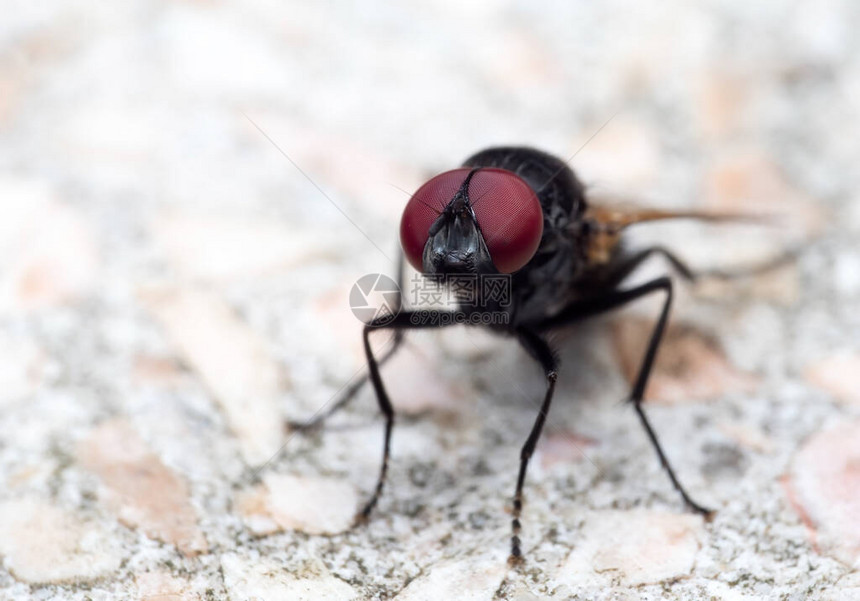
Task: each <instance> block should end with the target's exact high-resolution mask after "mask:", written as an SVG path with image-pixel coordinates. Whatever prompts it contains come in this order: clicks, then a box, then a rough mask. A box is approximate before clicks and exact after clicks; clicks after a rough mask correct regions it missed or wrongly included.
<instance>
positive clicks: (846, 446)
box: [790, 421, 860, 565]
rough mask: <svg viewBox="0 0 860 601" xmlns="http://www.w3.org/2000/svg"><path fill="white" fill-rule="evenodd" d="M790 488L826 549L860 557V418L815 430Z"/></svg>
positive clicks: (795, 467) (849, 557) (802, 451)
mask: <svg viewBox="0 0 860 601" xmlns="http://www.w3.org/2000/svg"><path fill="white" fill-rule="evenodd" d="M790 493H791V495H792V496H793V500H794V503H793V505H794V506H795V509H797V510H798V512H799V513H800V515H801V517H802V518H804V517H805V518H806V519H807V520H808V521H809V522H810V526H811V527H812V528H814V532H813V536H814V540H815V542H816V543H817V544H818V545H819V546H820V548H821V549H822V550H824V551H825V552H828V553H830V554H832V555H834V556H835V557H836V558H838V559H840V560H841V561H844V562H846V563H849V564H855V565H856V562H858V561H860V519H858V516H860V422H857V421H854V422H850V423H840V424H838V425H836V426H833V427H831V428H827V429H825V430H822V431H820V432H818V433H816V434H814V435H813V436H812V437H811V438H810V439H809V440H808V441H807V442H806V444H804V445H803V447H802V448H801V449H800V451H799V452H798V453H797V455H796V456H795V458H794V462H793V464H792V468H791V480H790Z"/></svg>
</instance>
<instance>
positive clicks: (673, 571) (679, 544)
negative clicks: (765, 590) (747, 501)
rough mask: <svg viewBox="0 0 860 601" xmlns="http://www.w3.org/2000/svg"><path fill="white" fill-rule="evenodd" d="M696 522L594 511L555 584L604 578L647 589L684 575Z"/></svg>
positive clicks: (695, 547) (692, 557)
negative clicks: (640, 585)
mask: <svg viewBox="0 0 860 601" xmlns="http://www.w3.org/2000/svg"><path fill="white" fill-rule="evenodd" d="M701 536H702V519H701V518H700V517H698V516H693V515H689V514H681V513H678V514H676V513H663V512H657V511H642V510H636V511H598V512H593V513H590V514H589V515H588V516H587V517H586V520H585V526H584V527H583V530H582V538H581V541H580V542H579V543H578V544H577V546H576V548H575V549H574V551H573V552H572V553H571V554H570V555H569V556H568V558H567V560H566V561H565V562H564V564H563V565H562V567H561V570H560V571H559V574H558V579H559V580H561V581H563V582H565V583H569V584H574V585H583V584H586V585H588V584H591V585H596V584H599V583H600V582H601V581H604V580H606V579H611V580H615V579H619V580H621V581H622V582H624V583H626V584H631V585H638V584H653V583H658V582H663V581H665V580H671V579H675V578H682V577H684V576H687V575H689V574H690V573H691V572H692V570H693V565H694V564H695V561H696V554H697V553H698V551H699V546H700V542H699V539H700V537H701Z"/></svg>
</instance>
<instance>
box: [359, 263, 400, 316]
mask: <svg viewBox="0 0 860 601" xmlns="http://www.w3.org/2000/svg"><path fill="white" fill-rule="evenodd" d="M349 306H350V308H351V309H352V314H353V315H355V316H356V317H357V318H358V319H360V320H361V321H363V322H364V323H366V324H370V323H373V324H374V325H376V326H384V325H385V324H387V323H390V322H391V320H392V319H394V318H395V317H396V316H397V313H399V312H400V287H399V286H398V285H397V282H395V281H394V280H392V279H391V278H390V277H388V276H387V275H383V274H381V273H369V274H367V275H364V276H361V277H360V278H359V279H358V281H357V282H356V283H355V284H353V286H352V290H350V291H349Z"/></svg>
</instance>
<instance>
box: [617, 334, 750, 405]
mask: <svg viewBox="0 0 860 601" xmlns="http://www.w3.org/2000/svg"><path fill="white" fill-rule="evenodd" d="M653 328H654V321H653V320H650V319H643V318H622V319H620V320H618V321H616V323H615V324H614V328H613V342H614V346H615V352H616V355H617V356H618V358H619V362H620V363H621V369H622V371H623V373H624V375H625V377H626V378H627V380H628V381H630V382H633V380H634V379H635V377H636V375H637V373H638V370H639V367H640V365H641V362H642V357H643V356H644V353H645V348H646V346H647V344H648V340H649V337H650V336H651V332H652V331H653ZM755 385H756V379H755V378H754V377H753V376H751V375H749V374H747V373H744V372H741V371H740V370H738V369H736V368H734V367H733V366H732V365H731V364H730V363H729V362H728V360H727V359H726V357H725V355H724V354H723V352H722V351H721V350H720V349H719V348H718V346H717V343H716V342H715V341H714V340H712V339H711V338H709V337H707V336H706V335H705V334H704V333H702V332H700V331H698V330H696V329H694V328H692V327H689V326H677V325H674V326H673V325H670V326H669V328H668V329H667V331H666V332H665V333H664V335H663V341H662V343H661V345H660V350H659V352H658V354H657V360H656V362H655V364H654V369H653V371H652V372H651V378H650V379H649V381H648V387H647V389H646V390H645V399H646V400H647V401H654V402H657V403H665V404H674V403H683V402H696V401H703V400H712V399H716V398H719V397H721V396H722V395H725V394H729V393H732V392H745V391H750V390H752V389H754V388H755Z"/></svg>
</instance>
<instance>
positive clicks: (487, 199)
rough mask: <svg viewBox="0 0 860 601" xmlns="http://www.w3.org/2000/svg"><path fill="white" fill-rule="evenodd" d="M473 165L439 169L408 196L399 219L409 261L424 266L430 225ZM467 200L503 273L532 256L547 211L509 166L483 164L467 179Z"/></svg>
mask: <svg viewBox="0 0 860 601" xmlns="http://www.w3.org/2000/svg"><path fill="white" fill-rule="evenodd" d="M470 171H472V169H470V168H467V167H464V168H461V169H454V170H453V171H446V172H445V173H442V174H439V175H437V176H436V177H434V178H433V179H431V180H430V181H428V182H427V183H425V184H424V185H423V186H421V187H420V188H419V189H418V191H417V192H416V193H415V194H414V195H413V196H412V198H411V199H409V203H408V204H407V205H406V209H405V210H404V211H403V219H402V220H401V222H400V242H401V244H402V246H403V252H404V253H405V254H406V258H407V259H408V260H409V263H410V264H411V265H412V266H413V267H415V269H417V270H418V271H423V264H422V263H423V262H422V255H423V253H424V245H425V244H426V243H427V238H428V233H429V230H430V226H431V225H433V222H434V221H435V220H436V218H437V217H438V216H439V215H440V214H441V213H442V211H444V210H445V207H446V206H447V205H448V203H449V202H451V199H452V198H454V196H455V195H456V194H457V191H458V190H459V189H460V186H462V185H463V182H464V181H465V179H466V177H467V176H468V175H469V172H470ZM468 194H469V200H470V201H471V204H472V209H473V210H474V212H475V217H476V218H477V220H478V226H479V227H480V229H481V234H482V235H483V237H484V242H485V243H486V245H487V250H489V252H490V258H491V259H492V260H493V264H494V265H495V266H496V269H498V270H499V272H501V273H512V272H514V271H517V270H518V269H520V268H521V267H523V265H525V264H526V263H528V262H529V260H530V259H531V258H532V257H533V256H534V254H535V251H536V250H537V247H538V245H539V244H540V239H541V235H542V234H543V211H542V210H541V206H540V202H539V201H538V199H537V196H536V195H535V193H534V191H533V190H532V189H531V188H530V187H529V185H528V184H527V183H526V182H525V181H524V180H523V179H522V178H521V177H519V176H518V175H516V174H515V173H513V172H511V171H505V170H504V169H495V168H489V167H487V168H481V169H479V170H478V171H477V172H476V173H475V174H474V175H473V176H472V179H471V181H470V182H469V190H468Z"/></svg>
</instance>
